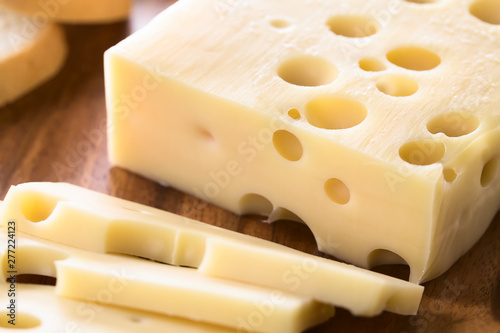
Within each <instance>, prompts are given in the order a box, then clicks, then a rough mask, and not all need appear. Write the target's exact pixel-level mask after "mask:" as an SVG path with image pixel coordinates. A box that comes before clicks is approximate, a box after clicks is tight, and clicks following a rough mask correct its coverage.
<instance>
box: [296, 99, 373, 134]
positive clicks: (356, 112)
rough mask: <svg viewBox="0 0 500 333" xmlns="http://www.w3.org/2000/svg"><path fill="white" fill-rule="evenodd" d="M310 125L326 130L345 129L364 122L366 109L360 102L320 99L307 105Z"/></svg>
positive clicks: (307, 116)
mask: <svg viewBox="0 0 500 333" xmlns="http://www.w3.org/2000/svg"><path fill="white" fill-rule="evenodd" d="M305 113H306V118H307V121H308V122H309V124H311V125H313V126H316V127H319V128H324V129H345V128H350V127H353V126H356V125H358V124H360V123H361V122H363V120H365V118H366V116H367V110H366V107H365V106H364V105H363V104H361V103H360V102H358V101H355V100H352V99H347V98H340V97H319V98H316V99H313V100H311V101H309V102H308V103H307V104H306V112H305Z"/></svg>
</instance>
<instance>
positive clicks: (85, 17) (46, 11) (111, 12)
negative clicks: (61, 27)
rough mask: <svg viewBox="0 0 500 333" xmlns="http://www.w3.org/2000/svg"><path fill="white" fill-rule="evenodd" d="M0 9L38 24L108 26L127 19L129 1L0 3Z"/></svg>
mask: <svg viewBox="0 0 500 333" xmlns="http://www.w3.org/2000/svg"><path fill="white" fill-rule="evenodd" d="M0 6H5V7H7V8H9V9H11V10H15V11H17V12H19V13H22V14H25V15H28V16H29V17H30V18H34V19H36V20H38V21H46V22H47V21H56V22H63V23H109V22H115V21H120V20H124V19H126V18H127V17H128V15H129V13H130V10H131V8H132V0H0Z"/></svg>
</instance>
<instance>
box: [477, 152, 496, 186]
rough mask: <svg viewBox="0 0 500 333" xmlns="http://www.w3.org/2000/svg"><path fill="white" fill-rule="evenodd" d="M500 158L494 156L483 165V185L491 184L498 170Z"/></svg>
mask: <svg viewBox="0 0 500 333" xmlns="http://www.w3.org/2000/svg"><path fill="white" fill-rule="evenodd" d="M498 161H499V159H498V158H493V159H491V160H489V161H488V162H486V164H485V165H484V167H483V171H482V172H481V186H482V187H487V186H488V185H490V184H491V183H492V182H493V180H494V179H495V176H496V174H497V172H498V164H499V162H498Z"/></svg>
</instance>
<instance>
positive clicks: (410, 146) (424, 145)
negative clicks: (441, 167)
mask: <svg viewBox="0 0 500 333" xmlns="http://www.w3.org/2000/svg"><path fill="white" fill-rule="evenodd" d="M444 153H445V147H444V144H443V143H442V142H439V141H435V140H417V141H411V142H407V143H405V144H404V145H403V146H401V148H400V149H399V156H400V157H401V159H403V160H404V161H406V162H408V163H410V164H414V165H430V164H433V163H436V162H438V161H439V160H441V159H442V158H443V156H444Z"/></svg>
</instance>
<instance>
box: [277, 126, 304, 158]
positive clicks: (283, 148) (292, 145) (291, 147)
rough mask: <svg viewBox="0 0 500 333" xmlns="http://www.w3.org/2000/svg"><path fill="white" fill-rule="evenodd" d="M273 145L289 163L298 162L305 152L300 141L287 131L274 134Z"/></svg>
mask: <svg viewBox="0 0 500 333" xmlns="http://www.w3.org/2000/svg"><path fill="white" fill-rule="evenodd" d="M273 145H274V148H275V149H276V151H277V152H278V153H279V154H280V155H281V156H283V157H284V158H286V159H287V160H289V161H298V160H300V158H301V157H302V153H303V152H304V150H303V148H302V144H301V143H300V141H299V139H298V138H297V137H296V136H295V135H294V134H292V133H290V132H288V131H285V130H278V131H276V132H274V134H273Z"/></svg>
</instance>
